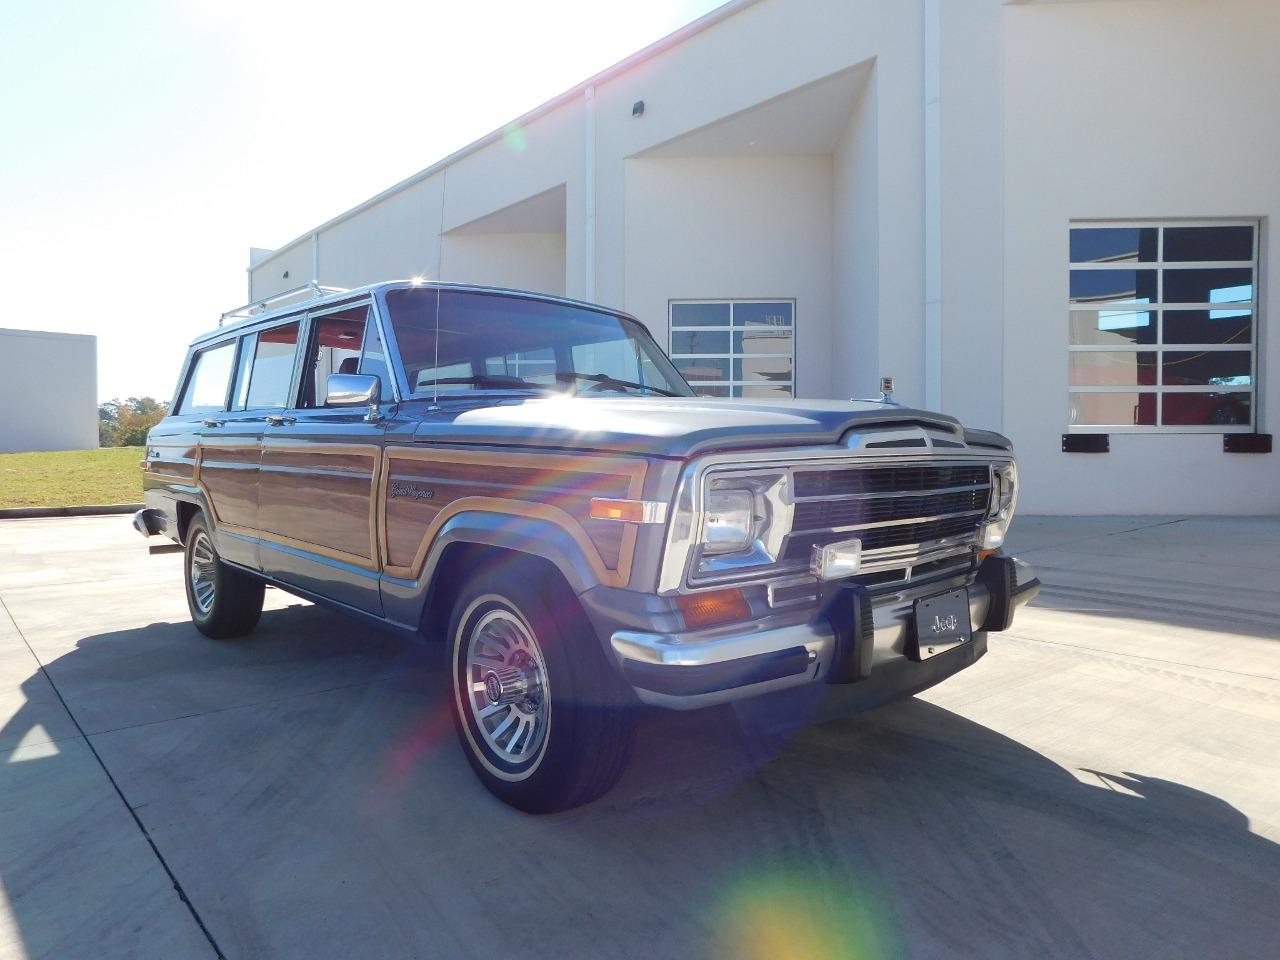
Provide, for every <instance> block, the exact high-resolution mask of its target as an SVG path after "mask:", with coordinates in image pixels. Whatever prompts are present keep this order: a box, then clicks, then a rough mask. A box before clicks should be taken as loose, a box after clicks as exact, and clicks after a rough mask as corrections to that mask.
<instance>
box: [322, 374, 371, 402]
mask: <svg viewBox="0 0 1280 960" xmlns="http://www.w3.org/2000/svg"><path fill="white" fill-rule="evenodd" d="M381 394H382V384H381V382H380V381H379V380H378V378H377V377H373V376H366V375H364V374H361V373H331V374H329V380H328V383H327V384H326V387H325V398H324V405H325V406H326V407H373V406H377V404H378V401H379V400H380V399H381Z"/></svg>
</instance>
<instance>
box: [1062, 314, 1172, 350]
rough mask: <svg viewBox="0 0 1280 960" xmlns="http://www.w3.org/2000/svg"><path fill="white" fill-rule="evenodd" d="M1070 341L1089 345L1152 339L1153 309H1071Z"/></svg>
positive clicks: (1154, 329) (1121, 344)
mask: <svg viewBox="0 0 1280 960" xmlns="http://www.w3.org/2000/svg"><path fill="white" fill-rule="evenodd" d="M1071 342H1072V343H1074V344H1084V345H1088V346H1107V345H1113V346H1125V345H1127V344H1135V343H1140V344H1152V343H1155V342H1156V315H1155V312H1154V311H1152V310H1072V311H1071Z"/></svg>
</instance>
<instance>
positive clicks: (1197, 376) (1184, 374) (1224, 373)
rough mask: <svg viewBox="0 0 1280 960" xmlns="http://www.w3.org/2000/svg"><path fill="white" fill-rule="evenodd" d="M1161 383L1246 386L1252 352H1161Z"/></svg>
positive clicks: (1248, 379) (1249, 379)
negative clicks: (1162, 366)
mask: <svg viewBox="0 0 1280 960" xmlns="http://www.w3.org/2000/svg"><path fill="white" fill-rule="evenodd" d="M1164 383H1165V386H1175V387H1176V386H1188V387H1189V386H1200V385H1208V386H1219V387H1247V386H1250V385H1252V383H1253V354H1251V353H1250V352H1249V351H1247V350H1201V351H1187V352H1182V351H1170V350H1166V351H1165V353H1164Z"/></svg>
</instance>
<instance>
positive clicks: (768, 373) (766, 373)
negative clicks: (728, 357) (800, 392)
mask: <svg viewBox="0 0 1280 960" xmlns="http://www.w3.org/2000/svg"><path fill="white" fill-rule="evenodd" d="M733 379H735V380H767V381H774V382H777V381H789V380H790V379H791V358H790V357H743V358H741V359H735V360H734V361H733Z"/></svg>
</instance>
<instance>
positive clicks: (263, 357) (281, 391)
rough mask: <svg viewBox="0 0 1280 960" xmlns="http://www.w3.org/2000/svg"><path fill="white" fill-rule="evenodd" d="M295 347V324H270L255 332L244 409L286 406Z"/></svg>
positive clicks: (296, 334)
mask: <svg viewBox="0 0 1280 960" xmlns="http://www.w3.org/2000/svg"><path fill="white" fill-rule="evenodd" d="M297 350H298V324H297V323H289V324H286V325H285V326H283V327H273V328H272V329H270V330H263V331H262V332H261V333H259V334H258V347H257V350H256V351H255V352H254V356H253V372H252V373H251V374H250V376H249V402H248V403H247V404H246V407H247V409H250V410H258V409H262V408H270V407H287V406H288V405H289V383H290V381H292V379H293V357H294V354H295V353H297Z"/></svg>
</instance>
